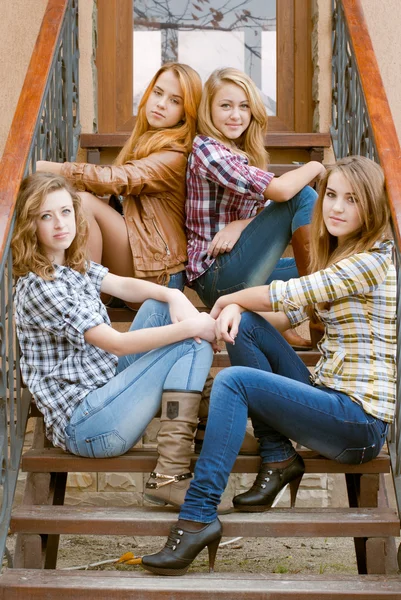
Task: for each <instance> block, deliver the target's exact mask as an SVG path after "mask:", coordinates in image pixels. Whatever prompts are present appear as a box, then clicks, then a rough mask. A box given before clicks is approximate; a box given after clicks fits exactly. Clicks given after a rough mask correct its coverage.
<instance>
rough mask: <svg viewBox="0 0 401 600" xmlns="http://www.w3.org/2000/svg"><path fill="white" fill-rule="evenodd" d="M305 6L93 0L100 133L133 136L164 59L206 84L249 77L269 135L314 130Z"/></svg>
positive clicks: (271, 0)
mask: <svg viewBox="0 0 401 600" xmlns="http://www.w3.org/2000/svg"><path fill="white" fill-rule="evenodd" d="M310 34H311V8H310V0H185V2H184V1H183V0H164V1H163V2H160V1H159V0H98V48H97V67H98V129H99V132H101V133H106V132H107V133H113V132H117V131H130V130H131V129H132V126H133V123H134V118H135V111H136V107H137V105H138V101H139V99H140V97H141V96H142V93H143V90H144V89H145V87H146V86H147V84H148V82H149V81H150V79H151V77H152V76H153V74H154V73H155V72H156V71H157V69H158V68H159V67H160V66H161V64H163V63H164V62H167V61H169V60H173V61H177V60H178V61H180V62H186V63H188V64H190V65H191V66H192V67H194V68H195V69H196V70H197V71H198V72H199V74H200V75H201V77H202V79H203V80H205V79H206V78H207V77H208V75H209V74H210V73H211V71H213V70H214V69H215V68H219V67H223V66H233V67H237V68H239V69H241V70H244V71H245V72H247V73H248V74H249V75H250V76H251V77H252V79H253V80H254V81H255V83H256V85H257V86H258V87H259V89H260V90H261V94H262V97H263V99H264V102H265V106H266V109H267V111H268V114H269V115H270V120H269V129H270V131H296V132H308V131H311V130H312V90H311V80H312V64H311V35H310Z"/></svg>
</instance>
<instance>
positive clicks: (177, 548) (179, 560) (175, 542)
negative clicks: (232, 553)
mask: <svg viewBox="0 0 401 600" xmlns="http://www.w3.org/2000/svg"><path fill="white" fill-rule="evenodd" d="M222 530H223V528H222V525H221V523H220V521H219V519H216V520H215V521H212V523H208V524H207V525H205V527H203V529H200V530H199V531H187V530H185V529H183V528H182V527H178V526H177V525H174V526H173V527H172V529H171V531H170V535H169V536H168V540H167V542H166V545H165V546H164V548H163V550H161V551H160V552H157V553H156V554H148V555H146V556H143V557H142V566H143V568H144V569H146V570H147V571H150V572H151V573H155V574H156V575H184V574H185V573H186V572H187V570H188V568H189V566H190V564H191V563H192V561H193V560H195V558H196V557H197V556H198V554H199V552H200V551H201V550H203V548H205V547H206V546H207V549H208V551H209V572H210V573H212V572H213V570H214V561H215V559H216V553H217V549H218V547H219V544H220V540H221V537H222Z"/></svg>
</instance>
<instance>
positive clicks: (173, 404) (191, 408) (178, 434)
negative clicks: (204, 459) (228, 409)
mask: <svg viewBox="0 0 401 600" xmlns="http://www.w3.org/2000/svg"><path fill="white" fill-rule="evenodd" d="M200 400H201V393H200V392H194V391H174V390H168V391H164V392H163V396H162V412H161V417H160V429H159V432H158V434H157V451H158V453H159V457H158V460H157V464H156V467H155V470H154V471H153V472H152V473H151V474H150V478H149V480H148V482H147V484H146V493H145V498H146V499H147V500H149V501H150V502H154V503H156V504H163V505H164V504H171V505H173V506H178V507H179V506H181V504H182V503H183V502H184V498H185V494H186V492H187V489H188V487H189V483H190V479H191V477H192V474H191V469H190V466H191V454H192V443H193V440H194V432H195V428H196V425H197V423H198V412H199V403H200Z"/></svg>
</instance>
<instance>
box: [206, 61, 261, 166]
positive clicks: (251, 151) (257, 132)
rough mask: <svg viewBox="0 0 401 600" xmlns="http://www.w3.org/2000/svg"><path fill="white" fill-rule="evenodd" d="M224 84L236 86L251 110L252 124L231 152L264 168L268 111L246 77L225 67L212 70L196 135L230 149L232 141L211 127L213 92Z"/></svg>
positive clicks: (252, 84) (212, 125)
mask: <svg viewBox="0 0 401 600" xmlns="http://www.w3.org/2000/svg"><path fill="white" fill-rule="evenodd" d="M227 83H233V84H235V85H238V86H239V87H240V88H241V89H242V90H243V91H244V92H245V94H246V96H247V98H248V102H249V107H250V109H251V121H250V123H249V125H248V127H247V128H246V130H245V131H244V133H243V134H242V135H241V137H240V138H239V139H238V140H236V148H233V150H234V152H238V153H239V154H244V155H245V156H246V157H247V158H248V161H249V164H250V165H253V166H255V167H259V169H266V168H267V165H268V163H269V154H268V152H267V151H266V148H265V139H264V137H265V134H266V132H267V112H266V108H265V106H264V104H263V102H262V98H261V96H260V93H259V90H258V88H257V87H256V85H255V84H254V82H253V81H252V79H251V78H250V77H248V75H246V74H245V73H243V72H242V71H239V70H238V69H233V68H232V67H226V68H225V69H217V70H216V71H213V73H212V74H211V75H210V77H209V79H208V80H207V81H206V83H205V85H204V88H203V93H202V99H201V103H200V106H199V112H198V132H199V133H200V134H203V135H207V136H209V137H212V138H214V139H216V140H218V141H220V142H222V143H223V144H225V145H226V146H228V147H230V148H231V147H232V141H231V140H228V139H227V138H226V137H225V136H224V135H223V134H222V133H221V132H220V131H219V130H218V129H216V127H215V126H214V124H213V119H212V102H213V99H214V97H215V95H216V93H217V92H218V91H219V90H220V89H221V88H222V87H223V85H225V84H227Z"/></svg>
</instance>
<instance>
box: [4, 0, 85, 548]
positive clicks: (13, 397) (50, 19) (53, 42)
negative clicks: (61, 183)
mask: <svg viewBox="0 0 401 600" xmlns="http://www.w3.org/2000/svg"><path fill="white" fill-rule="evenodd" d="M78 60H79V49H78V0H49V2H48V5H47V7H46V11H45V14H44V17H43V21H42V24H41V28H40V31H39V34H38V38H37V41H36V44H35V47H34V50H33V53H32V57H31V60H30V63H29V67H28V71H27V75H26V78H25V81H24V85H23V88H22V91H21V94H20V97H19V101H18V105H17V108H16V111H15V114H14V118H13V122H12V125H11V128H10V132H9V135H8V138H7V142H6V145H5V149H4V154H3V157H2V160H1V162H0V280H1V281H0V469H1V470H0V502H1V509H0V556H1V558H3V556H4V553H5V549H6V539H7V534H8V529H9V523H10V517H11V508H12V503H13V499H14V493H15V488H16V484H17V477H18V470H19V464H20V459H21V454H22V447H23V443H24V436H25V427H26V421H27V418H28V412H29V405H30V394H29V393H28V390H27V389H24V388H23V386H22V382H21V378H20V371H19V348H18V342H17V340H16V336H15V330H14V326H13V277H12V255H11V249H10V241H11V236H12V232H13V226H14V207H15V201H16V198H17V194H18V189H19V186H20V183H21V180H22V179H23V177H24V176H25V175H27V174H28V173H29V172H33V171H34V170H35V164H36V161H37V160H39V159H43V160H54V161H66V160H73V159H74V157H75V154H76V151H77V148H78V142H79V134H80V124H79V90H78Z"/></svg>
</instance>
